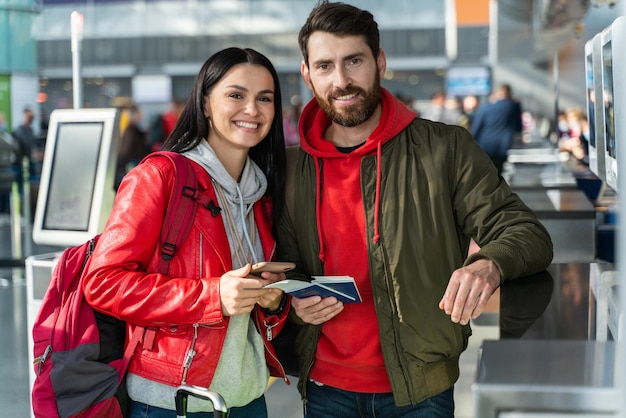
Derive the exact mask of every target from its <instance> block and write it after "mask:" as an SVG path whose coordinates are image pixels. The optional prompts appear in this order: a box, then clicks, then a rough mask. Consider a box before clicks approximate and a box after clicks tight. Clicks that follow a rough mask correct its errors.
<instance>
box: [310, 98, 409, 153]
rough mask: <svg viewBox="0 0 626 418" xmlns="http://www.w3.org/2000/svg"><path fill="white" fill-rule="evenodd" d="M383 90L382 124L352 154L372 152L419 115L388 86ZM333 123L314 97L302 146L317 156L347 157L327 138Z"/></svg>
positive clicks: (380, 122)
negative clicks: (397, 97) (325, 135)
mask: <svg viewBox="0 0 626 418" xmlns="http://www.w3.org/2000/svg"><path fill="white" fill-rule="evenodd" d="M381 90H382V98H381V103H382V109H381V110H382V111H381V115H380V121H379V123H378V126H377V127H376V129H374V131H373V132H372V133H371V134H370V136H369V137H368V138H367V140H366V141H365V144H363V145H362V146H361V147H359V148H357V149H356V150H354V151H353V152H352V153H351V155H352V156H355V155H357V156H358V155H368V154H371V153H372V152H373V151H374V150H376V148H377V147H378V146H379V145H381V144H384V143H386V142H387V141H389V140H390V139H392V138H393V137H395V136H396V135H397V134H398V133H400V132H401V131H402V130H403V129H404V128H406V127H407V126H408V125H409V124H410V123H411V122H412V121H413V120H414V119H415V118H416V117H417V114H416V113H415V112H412V111H411V110H409V109H408V108H407V107H406V106H405V105H404V104H403V103H402V102H400V101H399V100H397V99H396V98H395V97H393V95H392V94H391V93H389V91H388V90H386V89H384V88H382V89H381ZM330 123H331V120H330V119H329V118H328V116H326V114H325V113H324V111H323V110H322V108H320V106H319V105H318V103H317V100H316V99H315V98H313V99H312V100H311V101H309V103H308V104H307V105H306V106H305V108H304V109H303V110H302V115H301V117H300V122H299V124H298V131H299V133H300V146H301V147H302V149H303V150H304V151H306V152H307V153H309V154H311V155H313V156H314V157H317V158H322V159H323V158H345V157H346V154H343V153H341V152H339V151H338V150H337V147H335V145H334V144H333V143H332V142H330V141H328V140H327V139H325V138H324V132H326V129H327V128H328V125H330Z"/></svg>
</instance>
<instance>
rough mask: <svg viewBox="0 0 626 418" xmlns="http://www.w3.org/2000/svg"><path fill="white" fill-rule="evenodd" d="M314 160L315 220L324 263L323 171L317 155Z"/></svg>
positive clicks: (321, 259) (321, 257) (320, 256)
mask: <svg viewBox="0 0 626 418" xmlns="http://www.w3.org/2000/svg"><path fill="white" fill-rule="evenodd" d="M313 161H314V162H315V172H316V173H317V181H316V182H315V221H316V222H317V239H318V240H319V242H320V253H319V258H320V261H321V262H322V264H323V263H324V259H325V258H326V254H325V253H324V239H323V234H322V202H321V200H322V199H321V198H322V190H321V188H322V186H321V184H322V171H321V170H320V163H319V159H318V158H317V156H314V157H313Z"/></svg>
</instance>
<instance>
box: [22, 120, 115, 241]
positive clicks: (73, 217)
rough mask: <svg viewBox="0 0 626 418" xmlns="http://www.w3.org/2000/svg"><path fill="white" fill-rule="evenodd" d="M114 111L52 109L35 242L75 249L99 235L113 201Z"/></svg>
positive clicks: (43, 166)
mask: <svg viewBox="0 0 626 418" xmlns="http://www.w3.org/2000/svg"><path fill="white" fill-rule="evenodd" d="M118 143H119V112H118V110H117V109H114V108H110V109H95V108H90V109H56V110H54V111H52V112H51V113H50V124H49V127H48V136H47V138H46V147H45V151H44V159H43V164H42V169H41V181H40V183H39V192H38V196H37V206H36V208H35V219H34V223H33V241H34V242H35V243H37V244H46V245H55V246H74V245H79V244H82V243H83V242H85V241H87V240H89V239H90V238H92V237H93V236H95V235H96V234H98V233H100V232H102V229H103V228H104V224H105V223H106V220H107V219H108V217H109V213H110V212H111V208H112V207H113V201H114V199H115V190H114V188H113V186H114V179H115V165H116V162H117V149H118Z"/></svg>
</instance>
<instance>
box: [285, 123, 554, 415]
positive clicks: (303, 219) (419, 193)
mask: <svg viewBox="0 0 626 418" xmlns="http://www.w3.org/2000/svg"><path fill="white" fill-rule="evenodd" d="M294 153H295V154H297V155H294ZM288 155H290V158H293V160H292V161H291V163H292V164H293V163H294V160H295V158H294V157H296V158H297V160H296V161H295V166H293V167H291V171H290V173H291V174H290V175H293V178H291V179H290V180H289V182H291V183H289V182H288V184H291V186H290V187H289V189H288V190H287V199H292V200H293V205H294V206H293V208H290V209H289V210H287V211H285V212H284V215H283V218H282V220H281V221H280V222H279V224H278V225H277V233H278V236H277V241H278V245H279V254H280V257H281V259H285V260H292V261H295V262H296V263H297V265H298V269H297V270H296V271H295V272H294V273H293V274H294V275H297V274H304V275H306V276H311V275H320V274H323V266H322V263H321V261H320V259H319V241H318V234H317V225H316V217H315V191H316V183H317V182H318V181H320V179H318V178H317V177H318V173H317V171H316V168H315V162H314V159H313V157H312V156H310V155H308V154H306V153H305V152H304V151H302V150H300V149H299V148H294V149H291V150H289V151H288ZM376 158H377V157H376V155H371V156H366V157H364V158H363V160H362V163H361V185H362V194H363V196H364V199H363V200H364V207H365V217H366V223H367V231H365V233H366V234H367V235H366V237H367V243H368V253H369V267H370V272H371V283H372V290H373V294H374V300H375V304H376V313H377V317H378V321H379V328H380V340H381V347H382V352H383V357H384V359H385V365H386V368H387V373H388V376H389V379H390V382H391V386H392V390H393V394H394V398H395V402H396V404H397V405H398V406H403V405H408V404H416V403H418V402H420V401H422V400H424V399H426V398H428V397H431V396H433V395H436V394H438V393H440V392H442V391H444V390H446V389H448V388H449V387H451V386H452V385H453V384H454V383H455V381H456V380H457V379H458V376H459V367H458V361H459V356H460V355H461V353H462V352H463V351H464V350H465V348H466V347H467V343H468V338H469V336H470V335H471V330H470V327H469V325H465V326H463V325H460V324H455V323H453V322H452V321H451V320H450V318H449V316H448V315H446V314H445V313H444V312H443V311H441V310H440V309H439V307H438V303H439V301H440V300H441V298H442V296H443V294H444V292H445V289H446V286H447V284H448V280H449V278H450V276H451V274H452V272H453V271H454V270H456V269H457V268H459V267H461V266H462V265H467V264H470V263H471V262H473V261H475V260H476V259H477V258H481V257H485V258H489V259H491V260H493V261H494V262H495V263H496V265H497V266H498V268H499V269H500V272H501V273H502V279H503V280H509V279H515V278H519V277H522V276H526V275H529V274H532V273H535V272H538V271H541V270H543V269H545V268H546V267H547V266H548V265H549V264H550V262H551V260H552V241H551V239H550V236H549V234H548V232H547V231H546V229H545V228H544V227H543V226H542V225H541V223H540V222H539V221H538V220H537V218H536V216H535V215H534V214H533V212H532V211H531V210H530V209H529V208H528V207H527V206H526V205H525V204H524V203H523V202H522V201H521V200H520V199H519V198H518V197H517V195H515V194H514V193H512V192H511V190H510V188H509V186H508V185H507V184H506V182H505V181H504V180H503V179H502V178H501V177H499V176H498V175H497V172H496V169H495V168H494V167H493V165H492V164H491V162H490V160H489V159H488V157H487V156H486V155H485V154H484V153H483V152H482V151H481V150H480V148H479V147H478V145H477V144H476V142H475V141H474V139H473V138H472V137H471V135H470V134H469V133H468V132H467V131H466V130H465V129H464V128H461V127H456V126H448V125H444V124H440V123H433V122H430V121H426V120H422V119H415V120H414V121H413V122H412V123H411V124H410V125H409V126H408V127H407V128H406V129H405V130H403V131H402V132H401V133H400V134H399V135H398V136H397V137H395V138H393V139H392V140H390V141H389V142H387V143H385V144H384V145H383V146H382V150H381V164H380V170H381V173H380V179H379V181H380V193H381V195H380V207H379V224H378V229H379V230H378V233H379V234H380V239H379V240H378V241H377V242H374V238H373V237H374V235H375V231H374V216H375V208H374V205H375V199H374V195H375V190H376V183H377V175H378V173H377V161H376ZM320 164H323V159H320ZM320 171H321V170H320ZM326 233H328V232H326ZM470 238H473V239H474V240H475V241H476V243H477V244H478V245H479V246H480V247H481V249H480V251H479V252H478V253H476V254H473V255H472V256H470V257H468V256H467V252H468V248H469V239H470ZM346 245H350V238H349V237H346ZM346 274H349V272H346ZM336 320H341V314H339V316H338V317H337V318H336ZM320 329H321V328H320V326H313V325H305V326H304V329H303V330H302V332H300V334H299V338H298V341H297V342H296V350H297V352H298V360H299V363H300V369H301V375H300V377H299V382H298V388H299V390H300V393H301V395H302V397H303V399H305V400H306V381H307V377H308V373H309V371H310V368H311V366H312V364H313V360H314V358H315V349H316V345H317V339H318V338H319V333H320Z"/></svg>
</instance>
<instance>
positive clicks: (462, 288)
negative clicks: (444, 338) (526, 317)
mask: <svg viewBox="0 0 626 418" xmlns="http://www.w3.org/2000/svg"><path fill="white" fill-rule="evenodd" d="M500 278H501V275H500V271H499V270H498V267H496V265H495V263H494V262H493V261H491V260H488V259H486V258H481V259H479V260H476V261H475V262H473V263H472V264H470V265H469V266H465V267H462V268H460V269H457V270H455V271H454V272H453V273H452V276H450V282H449V283H448V287H447V288H446V292H445V293H444V295H443V298H442V299H441V301H440V302H439V308H440V309H442V310H444V311H445V312H446V314H448V315H450V319H451V320H452V322H457V323H461V324H463V325H465V324H467V323H468V322H469V320H470V318H472V319H476V318H478V316H479V315H480V314H481V313H482V312H483V309H484V308H485V305H486V304H487V302H488V301H489V298H490V297H491V295H492V294H493V292H495V290H496V289H497V288H498V286H499V285H500Z"/></svg>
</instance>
